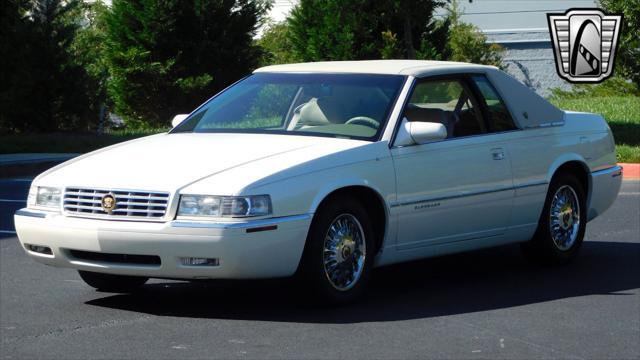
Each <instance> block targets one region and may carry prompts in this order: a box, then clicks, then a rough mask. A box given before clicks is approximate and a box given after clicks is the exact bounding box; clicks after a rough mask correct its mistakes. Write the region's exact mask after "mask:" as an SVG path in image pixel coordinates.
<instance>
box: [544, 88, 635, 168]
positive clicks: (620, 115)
mask: <svg viewBox="0 0 640 360" xmlns="http://www.w3.org/2000/svg"><path fill="white" fill-rule="evenodd" d="M551 102H553V103H554V104H555V105H556V106H558V107H559V108H561V109H563V110H573V111H585V112H591V113H596V114H600V115H602V116H604V118H605V119H606V120H607V122H608V123H609V126H610V127H611V131H612V132H613V136H614V138H615V140H616V155H617V158H618V162H627V163H629V162H630V163H640V97H637V96H608V97H584V98H577V99H552V100H551Z"/></svg>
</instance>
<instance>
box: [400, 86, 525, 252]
mask: <svg viewBox="0 0 640 360" xmlns="http://www.w3.org/2000/svg"><path fill="white" fill-rule="evenodd" d="M421 109H440V110H443V111H444V112H445V114H446V116H444V117H443V119H444V120H442V121H443V122H444V123H443V125H444V126H445V127H446V128H447V134H448V136H447V139H445V140H442V141H437V142H432V143H427V144H422V145H411V146H404V147H393V148H392V149H391V154H392V157H393V162H394V166H395V170H396V183H397V202H396V203H395V204H394V206H393V212H394V213H395V214H396V215H397V219H398V238H397V244H398V248H399V249H400V250H402V249H411V248H418V247H424V246H430V245H437V244H443V243H451V242H458V241H465V240H472V239H485V238H488V239H494V240H499V238H500V237H501V236H502V235H503V234H504V231H505V229H506V227H507V226H508V224H509V218H510V210H511V204H512V200H513V196H514V190H513V183H512V176H511V166H510V164H509V157H508V155H509V154H508V153H507V151H506V150H507V147H506V144H504V143H502V142H501V141H497V140H496V138H495V137H493V136H491V135H490V134H488V132H487V123H486V121H485V119H484V117H483V111H481V108H480V104H479V103H478V101H477V100H476V98H475V97H474V92H473V88H472V85H471V84H470V83H469V82H468V81H467V80H466V79H465V78H463V77H461V78H442V79H428V80H419V82H418V83H417V84H416V86H415V87H414V89H413V93H412V95H411V97H410V100H409V102H408V104H407V105H406V108H405V112H404V114H405V118H406V120H407V121H429V120H433V119H432V118H429V117H428V116H424V117H423V116H421ZM423 112H424V113H427V111H423Z"/></svg>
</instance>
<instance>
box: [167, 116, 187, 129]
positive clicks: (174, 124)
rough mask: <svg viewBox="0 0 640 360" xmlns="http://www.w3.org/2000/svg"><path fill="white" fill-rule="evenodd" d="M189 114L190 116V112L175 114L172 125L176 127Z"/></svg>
mask: <svg viewBox="0 0 640 360" xmlns="http://www.w3.org/2000/svg"><path fill="white" fill-rule="evenodd" d="M188 116H189V114H178V115H176V116H174V117H173V120H171V127H176V126H178V125H180V123H181V122H182V120H184V119H186V118H187V117H188Z"/></svg>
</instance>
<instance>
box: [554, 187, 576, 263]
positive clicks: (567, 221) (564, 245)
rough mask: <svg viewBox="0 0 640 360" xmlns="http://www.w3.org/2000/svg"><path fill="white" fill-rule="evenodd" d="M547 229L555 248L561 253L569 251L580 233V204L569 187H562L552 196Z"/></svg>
mask: <svg viewBox="0 0 640 360" xmlns="http://www.w3.org/2000/svg"><path fill="white" fill-rule="evenodd" d="M549 227H550V229H549V230H550V231H551V238H552V239H553V243H554V244H555V245H556V247H557V248H558V249H559V250H561V251H567V250H569V249H571V247H572V246H573V244H574V243H575V242H576V239H577V238H578V233H579V231H580V202H579V200H578V195H577V194H576V192H575V190H574V189H573V188H572V187H571V186H569V185H563V186H561V187H560V188H559V189H558V190H557V191H556V193H555V194H554V195H553V199H552V200H551V209H550V212H549Z"/></svg>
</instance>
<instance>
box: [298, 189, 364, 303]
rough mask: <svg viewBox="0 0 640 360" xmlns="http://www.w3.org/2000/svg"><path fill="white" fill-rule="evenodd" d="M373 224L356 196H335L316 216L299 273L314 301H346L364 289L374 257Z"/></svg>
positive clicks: (353, 298)
mask: <svg viewBox="0 0 640 360" xmlns="http://www.w3.org/2000/svg"><path fill="white" fill-rule="evenodd" d="M373 237H374V233H373V226H372V224H371V221H370V219H369V216H368V214H367V212H366V210H365V208H364V206H363V205H362V204H361V203H360V202H359V201H358V200H357V199H355V198H353V197H344V198H334V199H331V200H329V202H328V203H325V204H323V206H322V207H321V208H320V209H319V211H318V212H317V213H316V216H315V217H314V220H313V223H312V224H311V228H310V229H309V235H308V236H307V242H306V245H305V250H304V254H303V256H302V260H301V264H300V271H299V275H300V276H301V279H302V280H303V281H304V282H305V285H306V286H308V287H309V288H310V289H311V291H312V294H313V295H314V299H315V300H320V301H321V302H322V303H325V304H345V303H349V302H352V301H354V300H356V299H357V298H358V297H359V296H361V295H362V293H363V292H364V291H365V289H366V287H367V284H368V282H369V279H370V277H371V268H372V265H373V257H374V247H373V246H374V241H373Z"/></svg>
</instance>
